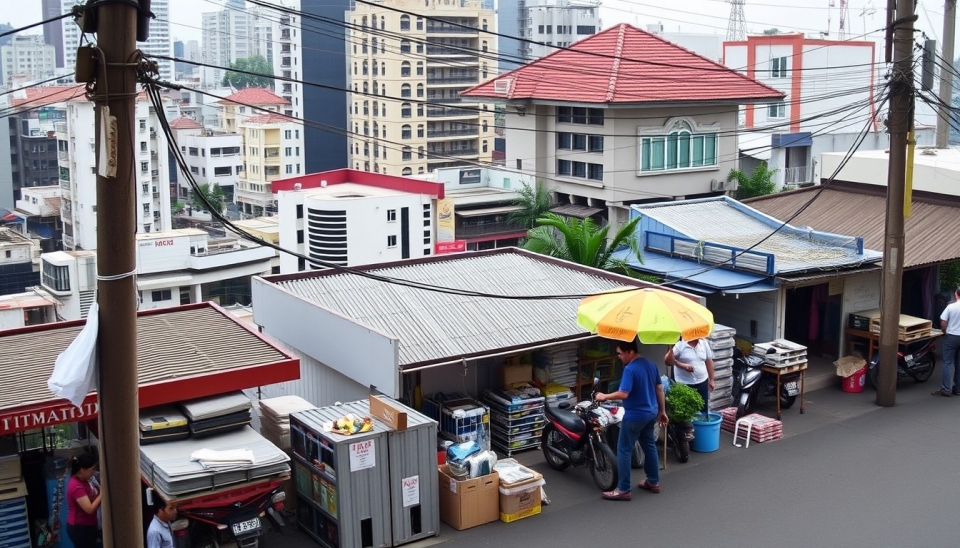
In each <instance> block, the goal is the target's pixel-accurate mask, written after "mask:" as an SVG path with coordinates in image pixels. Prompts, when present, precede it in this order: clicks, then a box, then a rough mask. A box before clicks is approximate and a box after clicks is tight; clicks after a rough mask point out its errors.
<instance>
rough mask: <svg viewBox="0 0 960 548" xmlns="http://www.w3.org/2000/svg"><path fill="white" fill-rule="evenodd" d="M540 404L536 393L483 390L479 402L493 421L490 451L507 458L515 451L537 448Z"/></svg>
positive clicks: (542, 416)
mask: <svg viewBox="0 0 960 548" xmlns="http://www.w3.org/2000/svg"><path fill="white" fill-rule="evenodd" d="M544 400H545V398H544V397H543V396H540V395H539V392H538V391H536V390H533V391H523V390H487V391H485V392H484V393H483V401H484V403H486V404H487V405H489V406H490V410H491V413H492V419H493V428H492V429H491V434H492V435H493V439H492V441H493V447H494V449H496V450H497V451H499V452H501V453H503V454H505V455H507V456H508V457H509V456H511V455H513V454H514V453H516V452H518V451H525V450H527V449H539V448H540V436H541V435H542V434H543V426H544V424H545V423H546V419H545V418H544V415H543V412H544V407H543V406H544Z"/></svg>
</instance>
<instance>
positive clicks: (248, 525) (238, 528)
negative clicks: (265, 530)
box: [233, 518, 260, 536]
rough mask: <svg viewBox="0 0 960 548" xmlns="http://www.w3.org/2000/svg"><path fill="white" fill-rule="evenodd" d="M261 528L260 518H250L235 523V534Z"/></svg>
mask: <svg viewBox="0 0 960 548" xmlns="http://www.w3.org/2000/svg"><path fill="white" fill-rule="evenodd" d="M259 528H260V518H253V519H248V520H247V521H241V522H240V523H234V524H233V534H234V536H236V535H242V534H243V533H246V532H247V531H255V530H257V529H259Z"/></svg>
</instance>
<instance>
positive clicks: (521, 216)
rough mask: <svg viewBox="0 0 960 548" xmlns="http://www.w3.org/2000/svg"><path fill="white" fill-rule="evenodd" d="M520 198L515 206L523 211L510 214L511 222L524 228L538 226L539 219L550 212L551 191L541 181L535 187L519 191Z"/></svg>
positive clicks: (514, 203) (526, 187) (529, 186)
mask: <svg viewBox="0 0 960 548" xmlns="http://www.w3.org/2000/svg"><path fill="white" fill-rule="evenodd" d="M517 194H519V197H518V198H517V199H516V200H514V201H513V205H515V206H518V207H520V208H521V209H519V210H517V211H514V212H512V213H510V217H509V219H510V222H512V223H514V224H517V225H519V226H522V227H524V228H528V229H529V228H533V227H534V226H536V223H537V219H539V218H540V216H541V215H543V214H544V213H546V212H547V211H549V210H550V205H551V204H550V191H548V190H547V189H546V188H545V187H544V186H543V184H541V183H540V182H539V181H538V182H537V183H536V184H535V185H532V186H531V185H524V186H523V188H521V189H520V190H518V191H517Z"/></svg>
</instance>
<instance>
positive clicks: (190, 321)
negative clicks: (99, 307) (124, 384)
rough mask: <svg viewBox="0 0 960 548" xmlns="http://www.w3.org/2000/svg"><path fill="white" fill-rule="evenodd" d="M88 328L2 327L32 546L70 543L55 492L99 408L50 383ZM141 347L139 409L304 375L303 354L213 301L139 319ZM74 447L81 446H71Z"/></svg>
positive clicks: (12, 439) (2, 400) (10, 429)
mask: <svg viewBox="0 0 960 548" xmlns="http://www.w3.org/2000/svg"><path fill="white" fill-rule="evenodd" d="M83 325H84V322H83V321H73V322H61V323H53V324H44V325H39V326H31V327H26V328H20V329H12V330H7V331H0V349H2V351H0V372H2V374H3V378H4V382H3V383H0V448H4V447H6V448H7V451H8V452H13V453H14V454H16V455H17V458H16V462H17V463H18V464H20V463H22V464H23V471H22V476H21V477H22V482H23V485H25V486H26V493H25V495H26V496H25V498H26V500H27V506H28V512H29V523H30V527H31V537H32V542H33V545H41V544H42V545H45V546H57V545H59V546H65V547H68V546H69V541H68V540H67V539H66V538H65V535H62V532H63V527H64V526H65V523H66V508H67V505H66V504H64V503H62V502H61V501H60V500H58V498H59V497H62V489H61V488H58V487H57V486H58V485H62V483H63V481H64V480H63V478H64V477H65V476H66V475H68V472H67V471H66V461H67V457H69V456H70V455H71V454H76V453H77V452H78V451H83V450H85V448H83V447H76V446H77V445H80V446H83V445H88V444H89V440H90V439H91V438H90V437H89V435H88V434H87V431H88V429H87V426H95V423H92V422H91V421H95V419H96V418H97V415H98V412H99V407H98V404H97V396H96V394H95V393H90V394H89V395H88V396H87V397H86V398H85V399H84V401H83V404H82V405H81V406H80V407H75V406H73V405H72V404H71V403H70V402H68V401H66V400H64V399H61V398H58V397H56V396H54V395H53V394H52V393H51V392H50V390H49V389H48V387H47V379H48V378H49V377H50V374H51V372H52V371H53V367H54V362H55V361H56V358H57V356H58V355H59V354H60V353H61V352H63V351H64V350H65V349H66V348H67V346H68V345H69V344H70V342H71V341H72V340H73V339H74V338H75V337H76V336H77V334H78V333H79V332H80V330H81V329H82V328H83ZM137 345H138V353H137V355H138V363H137V369H138V376H139V392H138V396H139V406H140V408H141V409H143V408H149V407H154V406H161V405H163V404H171V403H175V402H180V401H184V400H194V399H198V398H204V397H207V396H213V395H218V394H225V393H230V392H236V391H239V390H243V389H249V388H255V387H258V386H262V385H265V384H273V383H278V382H284V381H290V380H295V379H298V378H299V376H300V368H299V360H298V359H297V358H296V357H294V356H293V355H291V354H289V353H288V352H286V351H284V350H282V349H280V348H279V347H278V346H276V345H274V344H273V343H271V342H270V341H268V340H267V339H266V338H264V337H263V336H261V335H260V334H259V333H257V332H256V331H254V330H252V329H250V328H249V327H247V326H245V325H243V324H242V323H240V322H238V321H237V320H235V319H234V318H233V317H232V316H230V315H229V314H228V313H226V312H225V311H224V310H223V309H221V308H220V307H218V306H216V305H214V304H212V303H202V304H195V305H188V306H182V307H176V308H166V309H159V310H151V311H145V312H141V313H139V314H138V321H137ZM70 425H76V426H74V427H71V426H70ZM94 429H95V428H92V429H90V430H94ZM37 440H41V441H37ZM4 441H6V444H4V443H3V442H4ZM71 442H72V443H73V446H74V447H73V448H71V449H65V448H64V447H65V446H66V445H67V444H69V443H71ZM152 447H159V444H158V445H154V446H152ZM45 487H46V489H45ZM54 509H56V510H57V511H54ZM41 535H43V538H41V539H38V536H41ZM0 540H2V539H0ZM0 545H4V544H3V542H2V541H0Z"/></svg>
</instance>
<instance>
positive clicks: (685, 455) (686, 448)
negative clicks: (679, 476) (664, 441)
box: [673, 440, 690, 462]
mask: <svg viewBox="0 0 960 548" xmlns="http://www.w3.org/2000/svg"><path fill="white" fill-rule="evenodd" d="M673 452H674V453H676V454H677V460H678V461H680V462H687V461H688V460H690V442H689V441H687V440H683V441H678V442H677V443H674V444H673Z"/></svg>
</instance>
